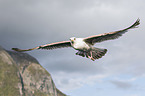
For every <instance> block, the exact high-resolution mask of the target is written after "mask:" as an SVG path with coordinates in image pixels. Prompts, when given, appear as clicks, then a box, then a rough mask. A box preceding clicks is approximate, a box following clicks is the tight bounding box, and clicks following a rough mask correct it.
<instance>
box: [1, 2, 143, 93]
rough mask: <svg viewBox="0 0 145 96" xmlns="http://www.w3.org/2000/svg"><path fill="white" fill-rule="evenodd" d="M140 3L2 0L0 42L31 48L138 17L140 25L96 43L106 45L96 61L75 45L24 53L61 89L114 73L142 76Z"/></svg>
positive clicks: (112, 28)
mask: <svg viewBox="0 0 145 96" xmlns="http://www.w3.org/2000/svg"><path fill="white" fill-rule="evenodd" d="M143 5H144V1H142V0H138V1H130V0H120V1H117V0H109V1H108V0H91V1H88V0H69V1H68V0H67V1H66V0H53V1H52V0H43V1H39V0H25V1H17V0H13V1H11V0H1V1H0V7H1V8H0V12H1V15H0V21H1V22H0V45H1V46H3V47H4V48H6V49H9V50H10V49H11V48H12V47H18V48H22V49H23V48H24V49H25V48H33V47H36V46H39V45H42V44H46V43H52V42H57V41H63V40H68V39H69V38H70V37H73V36H75V37H87V36H91V35H96V34H101V33H106V32H111V31H116V30H118V29H122V28H125V27H127V26H129V25H131V24H132V23H134V21H135V20H136V19H137V18H138V17H139V18H140V19H141V25H140V27H139V28H138V29H134V30H130V31H129V32H128V33H126V34H125V35H123V36H122V37H121V38H119V39H118V40H113V41H106V42H102V43H100V44H96V45H95V46H96V47H98V48H100V47H101V48H107V49H108V52H107V54H106V55H105V56H104V57H103V58H101V59H99V60H96V61H95V62H92V61H91V60H89V59H87V58H82V57H79V56H76V55H75V52H76V50H73V49H72V48H68V49H67V48H65V49H58V50H51V51H48V50H46V51H42V50H36V51H32V52H29V54H31V55H33V56H34V57H36V58H37V59H38V60H39V62H40V63H41V64H42V66H44V67H45V68H46V69H47V70H48V72H50V73H51V74H52V77H53V78H55V82H56V85H57V86H59V88H62V89H63V90H67V89H68V88H69V90H71V89H76V88H79V87H80V86H83V85H85V84H86V83H87V84H88V83H91V82H95V81H96V82H99V80H100V81H101V80H103V79H106V78H108V77H109V76H112V75H116V76H118V74H131V75H132V76H133V77H142V76H144V75H145V74H144V73H145V71H144V68H145V66H144V54H145V51H144V49H145V44H144V42H143V41H145V38H144V35H145V33H144V31H145V30H144V26H145V24H144V22H143V21H144V20H145V19H144V17H145V14H144V11H143V10H142V9H143V8H144V6H143ZM61 72H62V73H63V74H62V73H61ZM98 76H102V77H98ZM83 80H84V81H83ZM82 81H83V82H82ZM111 82H112V84H114V85H115V86H116V87H117V88H124V89H125V88H130V87H131V86H132V85H130V83H126V82H121V81H111Z"/></svg>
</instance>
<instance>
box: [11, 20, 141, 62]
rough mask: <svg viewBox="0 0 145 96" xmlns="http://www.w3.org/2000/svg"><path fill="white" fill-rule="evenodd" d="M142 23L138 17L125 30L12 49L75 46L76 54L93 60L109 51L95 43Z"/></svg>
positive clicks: (116, 36) (118, 35) (117, 36)
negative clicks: (96, 45) (95, 45)
mask: <svg viewBox="0 0 145 96" xmlns="http://www.w3.org/2000/svg"><path fill="white" fill-rule="evenodd" d="M139 24H140V19H137V20H136V22H135V23H134V24H132V25H131V26H129V27H128V28H125V29H123V30H119V31H115V32H110V33H104V34H100V35H94V36H90V37H86V38H76V37H71V38H70V40H69V41H62V42H56V43H50V44H46V45H41V46H38V47H35V48H31V49H24V50H22V49H18V48H12V50H15V51H18V52H24V51H31V50H34V49H48V50H51V49H56V48H63V47H73V48H74V49H76V50H78V52H77V53H76V55H80V56H82V57H87V58H90V59H91V60H93V61H94V60H96V59H99V58H101V57H102V56H104V55H105V54H106V52H107V49H101V48H96V47H93V45H94V44H95V43H100V42H103V41H106V40H113V39H117V38H119V37H120V36H122V35H123V34H124V33H126V32H127V31H128V30H129V29H133V28H137V26H138V25H139Z"/></svg>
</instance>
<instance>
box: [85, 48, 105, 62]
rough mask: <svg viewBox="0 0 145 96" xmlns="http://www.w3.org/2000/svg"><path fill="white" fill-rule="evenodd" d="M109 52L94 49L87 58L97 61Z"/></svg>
mask: <svg viewBox="0 0 145 96" xmlns="http://www.w3.org/2000/svg"><path fill="white" fill-rule="evenodd" d="M106 52H107V49H101V48H95V47H92V50H90V51H89V52H88V53H87V54H86V57H87V58H90V59H91V60H93V61H94V60H96V59H99V58H101V57H102V56H104V55H105V54H106Z"/></svg>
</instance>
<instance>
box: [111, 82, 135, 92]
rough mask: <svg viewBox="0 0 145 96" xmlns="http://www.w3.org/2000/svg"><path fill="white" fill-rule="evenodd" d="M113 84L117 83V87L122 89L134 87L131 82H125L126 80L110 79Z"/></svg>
mask: <svg viewBox="0 0 145 96" xmlns="http://www.w3.org/2000/svg"><path fill="white" fill-rule="evenodd" d="M110 82H111V83H112V84H113V85H115V86H116V87H117V88H120V89H124V90H126V89H130V88H132V87H133V85H132V84H130V83H129V82H124V81H117V80H112V81H110Z"/></svg>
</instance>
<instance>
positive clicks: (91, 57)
mask: <svg viewBox="0 0 145 96" xmlns="http://www.w3.org/2000/svg"><path fill="white" fill-rule="evenodd" d="M90 55H91V56H90ZM90 55H89V53H88V54H87V56H88V58H90V59H91V60H93V61H95V59H94V58H93V56H92V51H90Z"/></svg>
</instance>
